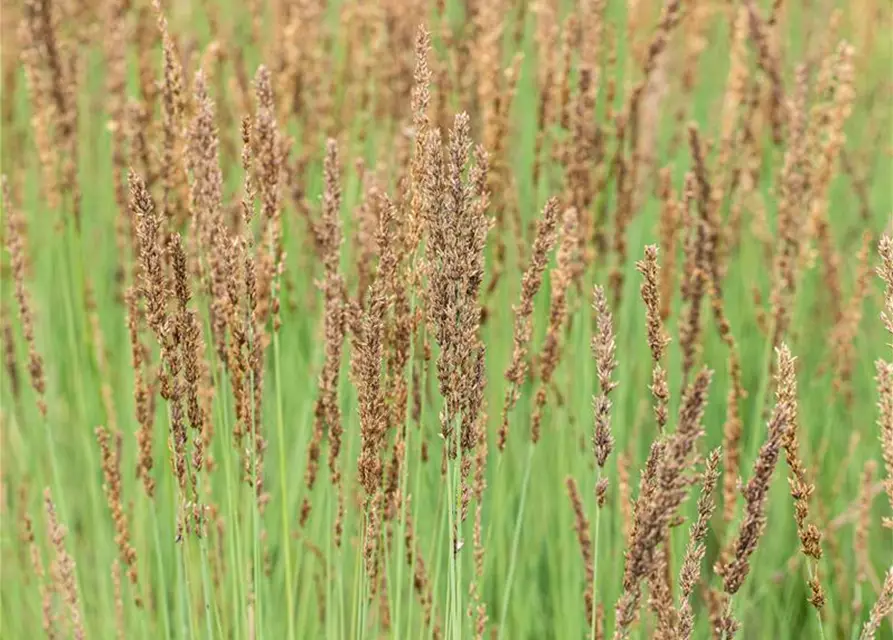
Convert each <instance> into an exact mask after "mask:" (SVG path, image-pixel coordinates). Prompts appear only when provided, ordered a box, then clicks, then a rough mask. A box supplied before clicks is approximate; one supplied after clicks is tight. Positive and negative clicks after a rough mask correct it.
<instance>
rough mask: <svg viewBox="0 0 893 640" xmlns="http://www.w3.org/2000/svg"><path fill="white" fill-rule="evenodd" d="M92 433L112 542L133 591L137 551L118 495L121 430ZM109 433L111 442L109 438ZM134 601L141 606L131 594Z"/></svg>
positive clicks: (137, 599)
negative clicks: (100, 458) (98, 460)
mask: <svg viewBox="0 0 893 640" xmlns="http://www.w3.org/2000/svg"><path fill="white" fill-rule="evenodd" d="M95 433H96V440H97V441H98V443H99V450H100V453H101V456H102V475H103V478H104V479H105V484H104V485H103V488H104V489H105V495H106V499H107V501H108V505H109V510H110V511H111V512H112V520H113V521H114V524H115V544H117V545H118V552H119V553H120V556H121V561H122V562H123V563H124V565H125V566H126V567H127V576H128V578H129V579H130V583H131V585H133V588H134V591H136V590H137V589H138V584H139V573H138V571H137V566H136V559H137V555H136V549H135V548H134V547H133V545H132V544H131V541H130V522H129V521H128V518H127V513H126V512H125V510H124V502H123V498H122V495H121V491H122V487H121V480H122V478H121V447H122V445H123V442H122V438H121V434H120V433H114V434H113V433H110V432H109V431H108V430H106V429H104V428H103V427H96V431H95ZM113 437H114V442H112V438H113ZM115 562H116V566H117V567H118V571H119V572H120V565H118V564H117V560H116V561H115ZM119 578H120V574H119ZM135 603H136V606H138V607H141V606H142V601H141V600H140V598H139V596H138V595H137V596H135Z"/></svg>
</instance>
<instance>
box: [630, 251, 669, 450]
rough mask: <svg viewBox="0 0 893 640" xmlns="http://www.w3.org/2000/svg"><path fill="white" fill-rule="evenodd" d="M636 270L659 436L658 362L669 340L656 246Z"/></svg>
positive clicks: (661, 377) (662, 392)
mask: <svg viewBox="0 0 893 640" xmlns="http://www.w3.org/2000/svg"><path fill="white" fill-rule="evenodd" d="M636 270H637V271H638V272H639V273H641V274H642V276H643V277H644V281H643V282H642V286H641V287H640V291H641V294H642V301H643V302H644V303H645V314H646V321H647V322H646V325H647V328H648V348H649V349H650V350H651V359H652V361H653V362H654V368H653V370H652V375H651V395H652V396H654V416H655V419H656V420H657V428H658V431H659V432H660V433H663V430H664V427H665V426H666V424H667V417H668V416H667V404H668V402H669V400H670V388H669V385H668V384H667V372H666V370H665V369H664V368H663V366H662V365H661V362H662V361H663V357H664V351H665V350H666V348H667V344H668V343H669V342H670V338H669V337H668V336H667V335H666V333H665V332H664V327H663V321H662V320H661V302H660V288H659V284H658V283H659V282H660V265H659V264H658V262H657V245H653V244H652V245H648V246H647V247H645V258H644V259H643V260H640V261H639V262H637V263H636Z"/></svg>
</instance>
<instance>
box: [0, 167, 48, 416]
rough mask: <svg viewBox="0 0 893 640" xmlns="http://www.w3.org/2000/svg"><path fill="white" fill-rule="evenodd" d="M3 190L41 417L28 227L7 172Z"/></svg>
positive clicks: (30, 368) (42, 390)
mask: <svg viewBox="0 0 893 640" xmlns="http://www.w3.org/2000/svg"><path fill="white" fill-rule="evenodd" d="M0 181H2V184H0V188H2V191H3V194H2V195H3V212H4V215H5V217H6V229H5V231H6V250H7V251H8V252H9V262H10V267H11V268H12V278H13V281H14V282H15V298H16V302H17V303H18V307H19V320H20V321H21V323H22V334H23V335H24V337H25V343H26V344H27V345H28V373H29V375H30V377H31V386H32V387H33V389H34V393H35V395H36V396H37V408H38V410H39V411H40V413H41V415H42V416H46V413H47V405H46V399H45V396H46V377H45V374H44V371H43V358H42V357H41V355H40V353H39V352H38V350H37V343H36V340H35V337H34V311H33V308H32V306H31V296H30V294H29V292H28V287H27V284H26V282H25V278H26V270H27V262H26V261H27V259H28V258H27V251H28V247H27V228H26V226H25V219H24V217H23V216H22V214H21V213H20V212H19V211H18V210H17V209H16V207H15V204H14V203H13V202H12V194H11V193H10V188H9V181H8V180H7V178H6V175H3V176H2V178H0Z"/></svg>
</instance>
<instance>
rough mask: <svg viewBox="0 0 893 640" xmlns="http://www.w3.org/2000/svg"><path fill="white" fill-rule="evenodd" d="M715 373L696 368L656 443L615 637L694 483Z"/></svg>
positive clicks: (633, 611) (623, 629)
mask: <svg viewBox="0 0 893 640" xmlns="http://www.w3.org/2000/svg"><path fill="white" fill-rule="evenodd" d="M711 378H712V373H711V372H710V371H709V370H707V369H704V370H702V371H701V372H700V373H698V375H697V376H696V377H695V379H694V381H693V382H692V384H691V385H690V386H689V388H688V389H687V390H686V393H685V394H684V397H683V399H682V406H681V408H680V410H679V423H678V427H677V429H676V431H675V432H674V433H673V434H672V435H671V436H669V437H668V438H667V439H665V440H658V441H655V442H654V443H653V444H652V450H651V455H650V456H649V460H648V463H647V464H646V468H645V472H644V473H643V475H642V481H641V486H640V490H639V498H638V500H637V502H636V507H635V521H634V523H633V529H632V532H631V534H630V539H629V545H628V549H627V551H626V567H625V569H624V574H623V593H622V595H621V596H620V599H619V600H618V602H617V607H616V613H617V628H616V629H615V632H614V637H615V638H624V637H626V636H627V635H628V634H629V628H630V626H631V625H632V623H633V622H634V621H635V619H636V616H637V615H638V609H639V602H640V599H641V590H642V586H641V582H642V580H644V579H645V578H646V577H648V576H649V575H651V574H653V573H654V572H655V570H656V569H657V568H659V564H660V557H659V551H658V546H659V545H660V543H661V542H663V541H664V540H665V537H666V534H667V530H668V527H669V526H670V523H671V521H672V520H673V518H674V517H675V515H676V512H677V510H678V509H679V507H680V505H681V504H682V501H683V500H684V499H685V495H686V493H687V489H688V487H689V485H690V479H689V477H688V474H687V473H686V471H687V469H688V468H690V466H691V462H692V457H693V455H694V452H695V448H696V445H697V442H698V440H699V439H700V437H701V435H702V434H703V428H702V426H701V420H702V418H703V415H704V409H705V406H706V403H707V391H708V388H709V385H710V380H711ZM662 552H663V551H662V550H661V552H660V553H662ZM664 562H665V560H664Z"/></svg>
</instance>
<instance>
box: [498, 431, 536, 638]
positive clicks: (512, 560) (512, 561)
mask: <svg viewBox="0 0 893 640" xmlns="http://www.w3.org/2000/svg"><path fill="white" fill-rule="evenodd" d="M535 447H536V445H534V444H533V443H532V442H531V443H530V444H529V445H528V448H527V463H526V466H525V467H524V480H523V481H522V483H521V503H520V504H519V505H518V515H517V517H516V518H515V532H514V534H513V535H512V551H511V554H510V555H509V573H508V576H507V577H506V580H505V589H504V590H503V593H502V609H501V610H500V612H499V613H500V615H501V616H502V620H500V625H499V635H498V636H497V640H502V639H503V637H504V634H505V629H506V627H507V626H508V608H509V600H510V598H511V595H512V584H513V581H514V577H515V566H516V562H517V560H518V544H519V543H520V541H521V524H522V523H523V522H524V506H525V504H526V503H527V489H528V487H529V486H530V469H531V467H532V466H533V465H532V463H533V451H534V448H535Z"/></svg>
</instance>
